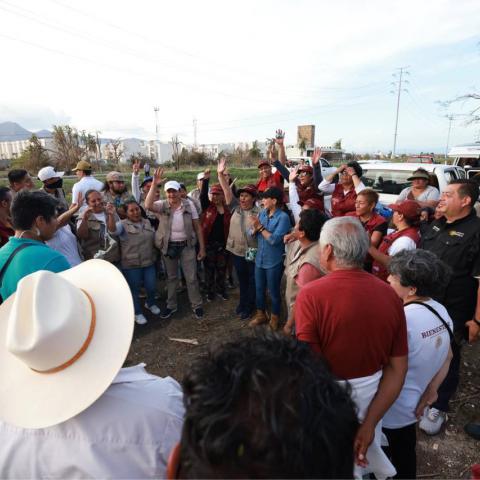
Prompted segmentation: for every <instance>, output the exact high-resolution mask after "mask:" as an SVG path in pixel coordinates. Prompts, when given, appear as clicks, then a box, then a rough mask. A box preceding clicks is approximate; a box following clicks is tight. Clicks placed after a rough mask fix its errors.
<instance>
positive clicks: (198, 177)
mask: <svg viewBox="0 0 480 480" xmlns="http://www.w3.org/2000/svg"><path fill="white" fill-rule="evenodd" d="M204 178H205V173H203V172H200V173H199V174H198V175H197V180H203V179H204Z"/></svg>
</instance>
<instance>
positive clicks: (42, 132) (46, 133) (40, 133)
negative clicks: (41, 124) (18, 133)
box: [35, 130, 52, 138]
mask: <svg viewBox="0 0 480 480" xmlns="http://www.w3.org/2000/svg"><path fill="white" fill-rule="evenodd" d="M35 135H36V136H37V137H38V138H52V132H50V131H49V130H39V131H38V132H35Z"/></svg>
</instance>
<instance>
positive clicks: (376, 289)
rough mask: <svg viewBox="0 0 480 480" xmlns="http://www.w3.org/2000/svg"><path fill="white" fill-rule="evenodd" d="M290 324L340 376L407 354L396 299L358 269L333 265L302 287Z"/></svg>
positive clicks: (402, 318)
mask: <svg viewBox="0 0 480 480" xmlns="http://www.w3.org/2000/svg"><path fill="white" fill-rule="evenodd" d="M295 330H296V335H297V338H298V339H299V340H301V341H304V342H307V343H309V344H310V346H311V347H312V349H313V350H314V351H315V352H317V353H320V354H321V355H322V356H323V357H324V358H325V359H326V360H327V362H328V363H329V364H330V367H331V369H332V371H333V373H334V374H335V375H336V376H337V377H339V378H341V379H352V378H359V377H366V376H368V375H372V374H374V373H375V372H377V371H379V370H381V369H382V368H383V367H384V365H386V364H387V363H388V361H389V358H390V357H401V356H405V355H407V354H408V344H407V329H406V321H405V313H404V311H403V305H402V302H401V300H400V299H399V298H398V296H397V294H396V293H395V292H394V291H393V289H392V288H391V287H390V285H388V284H386V283H385V282H382V281H381V280H379V279H378V278H376V277H374V276H373V275H371V274H369V273H367V272H364V271H363V270H337V271H334V272H331V273H329V274H328V275H326V276H324V277H322V278H320V279H318V280H314V281H313V282H311V283H309V284H308V285H306V286H305V287H303V288H302V290H301V291H300V293H299V294H298V296H297V301H296V303H295Z"/></svg>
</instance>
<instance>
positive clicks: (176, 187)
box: [164, 180, 182, 192]
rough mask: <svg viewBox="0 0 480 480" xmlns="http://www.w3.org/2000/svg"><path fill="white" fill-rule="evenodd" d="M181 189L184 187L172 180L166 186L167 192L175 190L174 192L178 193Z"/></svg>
mask: <svg viewBox="0 0 480 480" xmlns="http://www.w3.org/2000/svg"><path fill="white" fill-rule="evenodd" d="M181 188H182V187H181V186H180V184H179V183H178V182H176V181H175V180H170V181H169V182H167V183H166V184H165V187H164V189H165V191H167V190H170V189H173V190H177V192H178V190H180V189H181Z"/></svg>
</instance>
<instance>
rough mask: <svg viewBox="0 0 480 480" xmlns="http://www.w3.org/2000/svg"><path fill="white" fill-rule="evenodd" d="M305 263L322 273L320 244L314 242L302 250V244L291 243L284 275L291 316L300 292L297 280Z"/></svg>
mask: <svg viewBox="0 0 480 480" xmlns="http://www.w3.org/2000/svg"><path fill="white" fill-rule="evenodd" d="M305 263H309V264H310V265H313V266H314V267H315V268H316V269H317V270H318V271H319V272H321V268H320V259H319V258H318V242H313V243H312V244H311V245H309V246H308V247H307V248H306V249H302V247H301V246H300V242H298V241H295V242H292V243H289V244H288V246H287V256H286V258H285V274H284V275H285V277H286V279H287V288H286V292H285V299H286V301H287V307H288V315H289V316H290V313H291V310H292V306H293V304H294V303H295V300H296V298H297V295H298V291H299V287H298V285H297V282H296V281H295V279H296V278H297V275H298V272H299V271H300V268H301V267H302V265H304V264H305Z"/></svg>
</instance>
